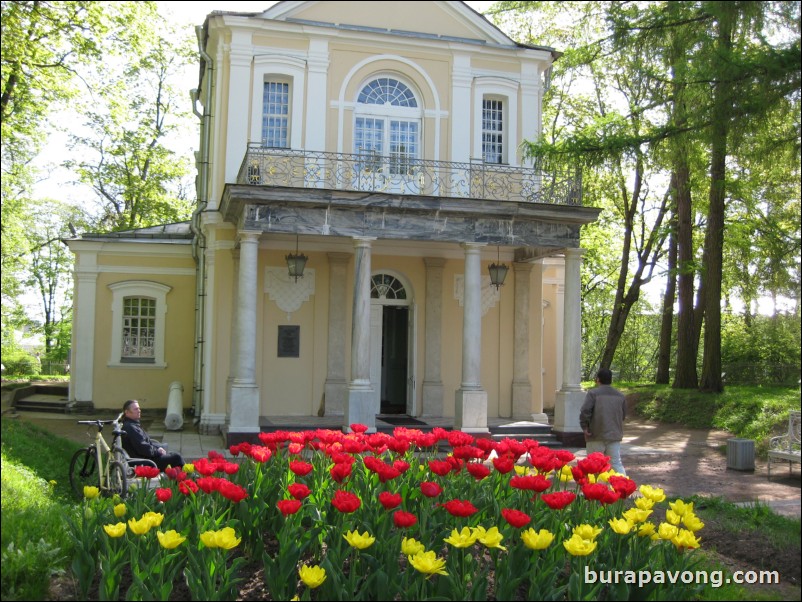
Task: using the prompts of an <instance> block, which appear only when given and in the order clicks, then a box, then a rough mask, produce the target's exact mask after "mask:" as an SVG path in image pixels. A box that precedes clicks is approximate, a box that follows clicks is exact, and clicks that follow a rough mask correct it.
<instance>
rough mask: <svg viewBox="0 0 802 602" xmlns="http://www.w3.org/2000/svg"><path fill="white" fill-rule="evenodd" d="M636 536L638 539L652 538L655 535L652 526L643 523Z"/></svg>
mask: <svg viewBox="0 0 802 602" xmlns="http://www.w3.org/2000/svg"><path fill="white" fill-rule="evenodd" d="M638 535H639V536H640V537H652V536H653V535H655V530H654V524H652V523H643V524H642V525H641V526H640V528H639V529H638Z"/></svg>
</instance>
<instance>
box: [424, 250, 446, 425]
mask: <svg viewBox="0 0 802 602" xmlns="http://www.w3.org/2000/svg"><path fill="white" fill-rule="evenodd" d="M423 263H424V264H425V265H426V311H425V318H424V319H425V321H426V324H425V330H424V351H423V354H424V360H423V415H424V416H437V417H441V416H442V415H443V377H442V374H441V371H440V368H441V356H442V348H443V266H445V264H446V260H445V259H442V258H440V257H424V258H423Z"/></svg>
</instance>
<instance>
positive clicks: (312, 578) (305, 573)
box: [298, 565, 326, 589]
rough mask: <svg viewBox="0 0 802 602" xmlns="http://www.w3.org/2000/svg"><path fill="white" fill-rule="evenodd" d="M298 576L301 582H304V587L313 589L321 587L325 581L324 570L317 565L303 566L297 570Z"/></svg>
mask: <svg viewBox="0 0 802 602" xmlns="http://www.w3.org/2000/svg"><path fill="white" fill-rule="evenodd" d="M298 575H300V577H301V581H303V582H304V585H306V587H308V588H310V589H315V588H316V587H320V586H321V585H323V582H324V581H325V580H326V569H324V568H322V567H321V566H318V565H315V566H307V565H303V566H302V567H301V568H300V569H298Z"/></svg>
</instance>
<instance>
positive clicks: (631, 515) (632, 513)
mask: <svg viewBox="0 0 802 602" xmlns="http://www.w3.org/2000/svg"><path fill="white" fill-rule="evenodd" d="M641 499H644V498H641ZM651 513H652V511H651V510H641V509H640V508H630V509H629V510H627V511H626V512H624V515H623V516H624V518H625V519H627V520H628V521H629V522H631V523H635V524H638V523H645V522H646V519H647V518H649V515H650V514H651Z"/></svg>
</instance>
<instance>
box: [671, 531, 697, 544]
mask: <svg viewBox="0 0 802 602" xmlns="http://www.w3.org/2000/svg"><path fill="white" fill-rule="evenodd" d="M671 543H673V544H674V545H675V546H677V547H678V548H691V549H696V548H698V547H699V539H698V538H697V537H696V535H694V533H693V532H692V531H688V530H687V529H679V531H678V532H677V535H676V536H675V537H673V538H671Z"/></svg>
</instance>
